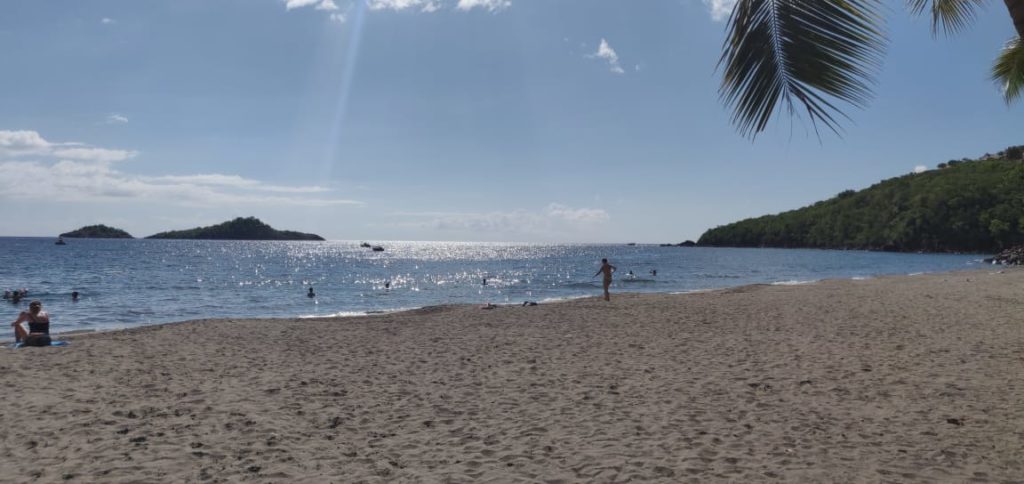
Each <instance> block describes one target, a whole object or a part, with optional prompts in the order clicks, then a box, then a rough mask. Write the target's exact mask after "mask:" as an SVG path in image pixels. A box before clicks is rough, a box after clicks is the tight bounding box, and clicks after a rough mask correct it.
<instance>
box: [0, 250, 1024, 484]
mask: <svg viewBox="0 0 1024 484" xmlns="http://www.w3.org/2000/svg"><path fill="white" fill-rule="evenodd" d="M1020 287H1024V270H1021V269H1019V268H1001V270H1000V271H995V272H993V271H990V270H983V271H968V272H964V271H957V272H949V273H938V274H929V275H921V276H884V277H880V278H876V279H869V280H849V279H833V280H826V281H822V282H819V283H816V284H809V285H800V286H784V285H774V286H773V285H748V286H739V287H732V288H727V289H722V290H717V291H714V292H705V293H697V294H688V295H670V294H636V293H633V294H613V296H612V301H611V302H604V301H601V300H599V299H597V298H590V299H581V300H574V301H569V302H565V303H559V304H545V305H541V306H535V307H515V306H510V307H498V308H496V309H494V310H481V309H479V308H478V307H476V306H472V305H446V306H434V307H428V308H422V309H417V310H411V311H406V312H402V313H392V314H384V315H374V316H367V317H359V318H326V319H258V320H251V319H232V318H227V319H208V320H193V321H187V322H181V323H171V324H164V325H151V326H144V327H136V328H130V329H126V330H119V331H111V332H103V333H92V334H83V335H74V336H73V337H72V338H73V343H72V344H71V345H70V346H67V347H63V348H26V349H19V350H8V351H2V352H0V368H3V369H4V370H5V371H3V372H0V385H2V386H3V388H5V390H6V391H5V392H3V393H2V394H0V405H3V406H4V407H5V408H7V409H8V411H6V412H5V413H4V414H2V415H3V416H2V417H0V419H2V421H0V424H6V425H0V445H2V446H3V447H4V448H5V449H7V452H8V455H9V456H10V458H8V459H4V460H3V461H0V476H4V478H5V479H10V480H32V479H38V480H43V481H55V480H67V481H70V482H97V481H102V482H134V481H140V480H145V481H197V480H212V481H215V482H216V481H239V480H255V481H306V482H357V481H359V482H394V481H400V482H407V481H430V482H436V481H455V482H475V481H486V480H494V481H511V480H517V481H541V482H542V481H548V482H553V481H562V482H581V481H586V482H612V481H616V482H618V481H625V480H652V481H655V482H673V483H674V482H689V481H692V482H759V481H767V480H781V481H803V482H877V481H879V480H894V481H925V482H935V481H943V482H950V481H954V482H965V481H977V482H1001V481H1012V480H1014V479H1019V476H1021V475H1024V457H1022V456H1024V441H1022V440H1021V438H1020V436H1021V429H1022V428H1024V407H1022V406H1021V405H1020V402H1021V401H1024V385H1021V384H1020V383H1019V382H1020V381H1021V379H1020V377H1021V376H1024V357H1022V355H1021V348H1024V329H1022V327H1021V319H1020V314H1021V310H1022V309H1024V296H1022V295H1021V292H1020V289H1019V288H1020ZM38 382H46V384H45V385H39V384H38ZM25 421H31V422H32V425H29V426H26V425H19V424H17V423H18V422H25Z"/></svg>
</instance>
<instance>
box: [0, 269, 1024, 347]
mask: <svg viewBox="0 0 1024 484" xmlns="http://www.w3.org/2000/svg"><path fill="white" fill-rule="evenodd" d="M829 250H831V249H829ZM990 269H998V270H1000V271H1002V270H1015V267H1014V266H1003V265H991V266H988V267H987V268H977V267H971V268H966V269H960V270H953V271H940V272H913V273H908V274H882V275H873V276H852V277H848V278H845V277H844V278H824V279H814V280H786V281H773V282H763V283H754V284H741V285H737V286H722V287H712V288H704V289H693V290H689V291H665V292H629V291H624V292H613V293H612V294H613V295H617V296H620V297H621V296H659V295H670V296H682V295H688V294H708V293H715V292H719V291H728V290H731V289H738V288H745V287H757V286H807V285H814V284H821V283H823V282H828V281H871V280H876V279H881V278H903V277H908V278H909V277H918V276H922V275H923V276H929V275H942V274H950V275H952V274H962V273H970V272H978V273H984V272H988V271H989V270H990ZM600 298H601V296H600V294H595V295H593V296H566V297H560V298H550V299H545V300H539V301H535V302H536V303H537V304H538V305H549V304H564V303H571V302H573V301H580V300H588V299H600ZM492 304H493V305H494V306H496V307H519V306H521V305H522V303H492ZM479 306H481V304H475V303H453V304H428V305H425V306H418V307H407V308H395V309H382V310H371V311H352V312H347V313H346V314H337V313H336V314H332V315H322V316H321V315H296V316H283V317H262V316H256V317H248V316H227V317H216V318H203V319H184V320H180V321H167V322H162V323H152V324H143V325H139V326H132V327H127V328H110V329H72V330H69V331H54V332H53V333H52V334H53V335H54V336H58V337H61V338H63V337H65V336H76V335H88V334H104V333H109V332H117V331H130V330H133V329H137V328H146V327H153V326H163V325H172V324H183V323H189V322H196V321H217V320H239V319H244V320H251V321H288V320H293V319H297V320H347V319H351V318H364V317H376V316H385V315H395V314H403V313H408V312H414V311H419V310H423V309H432V308H438V307H440V308H445V307H467V308H469V307H472V308H476V307H479ZM13 340H14V338H13V337H11V336H10V335H8V336H7V337H4V338H0V342H2V343H11V342H13Z"/></svg>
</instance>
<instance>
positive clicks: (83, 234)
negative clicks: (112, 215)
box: [60, 224, 135, 239]
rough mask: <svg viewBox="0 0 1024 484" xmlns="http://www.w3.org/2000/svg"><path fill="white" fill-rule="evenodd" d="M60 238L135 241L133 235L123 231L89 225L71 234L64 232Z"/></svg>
mask: <svg viewBox="0 0 1024 484" xmlns="http://www.w3.org/2000/svg"><path fill="white" fill-rule="evenodd" d="M60 237H67V238H69V239H75V238H77V239H134V238H135V237H132V236H131V234H129V233H128V232H125V231H124V230H121V229H116V228H114V227H107V226H106V225H102V224H100V225H89V226H86V227H82V228H80V229H78V230H72V231H71V232H64V233H63V234H60Z"/></svg>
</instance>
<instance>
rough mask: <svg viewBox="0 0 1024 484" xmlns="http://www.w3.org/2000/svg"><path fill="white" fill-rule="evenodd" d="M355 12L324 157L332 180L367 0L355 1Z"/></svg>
mask: <svg viewBox="0 0 1024 484" xmlns="http://www.w3.org/2000/svg"><path fill="white" fill-rule="evenodd" d="M353 9H354V12H353V13H352V15H351V28H350V29H349V36H348V43H347V44H348V45H347V48H346V49H345V54H344V55H345V58H344V67H343V69H342V72H341V83H339V84H338V98H337V104H336V108H335V111H334V118H333V120H332V122H331V124H330V131H329V132H328V136H329V137H330V138H329V139H330V140H331V141H330V142H329V143H328V147H327V153H326V156H325V157H324V160H323V162H324V168H323V170H322V173H323V175H324V178H323V179H326V180H330V179H331V175H332V174H333V172H334V168H335V166H334V165H335V163H336V162H337V156H338V152H339V151H340V149H341V146H340V144H341V139H342V136H341V130H342V126H343V125H344V123H345V116H346V114H347V112H348V100H349V97H350V95H351V94H352V82H353V80H354V79H355V72H356V61H357V60H358V58H359V46H360V44H361V42H362V39H363V26H364V25H365V24H366V9H367V4H366V2H355V3H354V6H353Z"/></svg>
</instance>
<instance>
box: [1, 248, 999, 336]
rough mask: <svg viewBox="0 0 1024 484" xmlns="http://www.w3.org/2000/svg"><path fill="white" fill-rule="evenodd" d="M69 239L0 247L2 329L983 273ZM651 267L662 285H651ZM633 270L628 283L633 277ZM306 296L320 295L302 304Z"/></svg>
mask: <svg viewBox="0 0 1024 484" xmlns="http://www.w3.org/2000/svg"><path fill="white" fill-rule="evenodd" d="M67 242H68V243H67V245H64V246H57V245H54V239H52V238H22V237H7V238H0V287H2V288H3V289H16V288H26V289H28V290H29V297H28V298H27V299H24V300H22V301H21V303H20V304H12V303H10V302H9V301H4V302H3V304H0V311H2V314H6V315H7V316H6V317H5V318H6V320H10V321H13V320H14V318H15V317H16V316H17V313H18V311H20V310H23V309H26V308H27V305H28V302H29V300H31V299H40V300H42V301H43V305H44V308H45V309H46V310H47V311H49V312H50V315H51V321H52V325H53V329H54V330H55V331H70V330H83V329H86V330H88V329H114V328H125V327H132V326H139V325H146V324H154V323H165V322H171V321H183V320H188V319H198V318H214V317H279V316H280V317H304V316H327V315H353V314H364V313H367V312H373V311H388V310H396V309H409V308H415V307H422V306H428V305H435V304H459V303H471V304H483V303H486V302H491V303H495V304H521V303H522V302H523V301H526V300H529V301H538V302H543V301H552V300H559V299H568V298H576V297H584V296H596V295H599V294H600V292H601V288H600V279H599V278H594V277H591V276H592V275H593V274H594V272H595V271H596V270H597V268H598V266H599V265H600V259H601V258H602V257H607V258H608V259H609V260H610V262H611V263H612V264H614V265H616V266H617V267H618V272H617V273H616V278H615V282H614V285H613V291H614V292H684V291H693V290H699V289H710V288H721V287H729V286H738V285H744V284H752V283H800V282H807V281H815V280H820V279H826V278H852V277H871V276H877V275H884V274H914V273H922V272H938V271H950V270H961V269H971V268H978V267H981V265H982V264H981V262H980V259H981V256H978V255H946V254H895V253H881V252H859V251H826V250H792V249H789V250H786V249H720V248H704V247H700V248H683V247H658V246H652V245H637V246H626V245H582V244H562V245H541V244H503V243H463V242H374V243H380V244H381V245H383V246H384V247H385V248H386V251H384V252H372V251H370V250H369V249H366V248H362V247H359V243H358V242H347V241H332V242H248V241H246V242H242V241H181V240H96V239H68V241H67ZM654 269H656V270H657V275H656V276H652V275H650V271H651V270H654ZM629 271H632V272H633V273H634V274H635V275H636V277H635V278H632V279H631V278H629V277H628V276H627V273H628V272H629ZM484 279H486V281H487V283H486V285H484V284H483V281H484ZM388 281H390V289H386V288H385V283H386V282H388ZM310 286H312V287H313V288H314V291H315V292H316V297H315V298H308V297H306V291H307V290H308V288H309V287H310ZM71 291H78V292H79V293H81V298H80V300H79V301H77V302H73V301H71V297H70V293H71ZM4 327H6V325H5V326H4ZM2 331H3V332H4V333H7V330H2ZM3 336H4V337H6V338H5V339H10V338H9V335H7V334H3Z"/></svg>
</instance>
